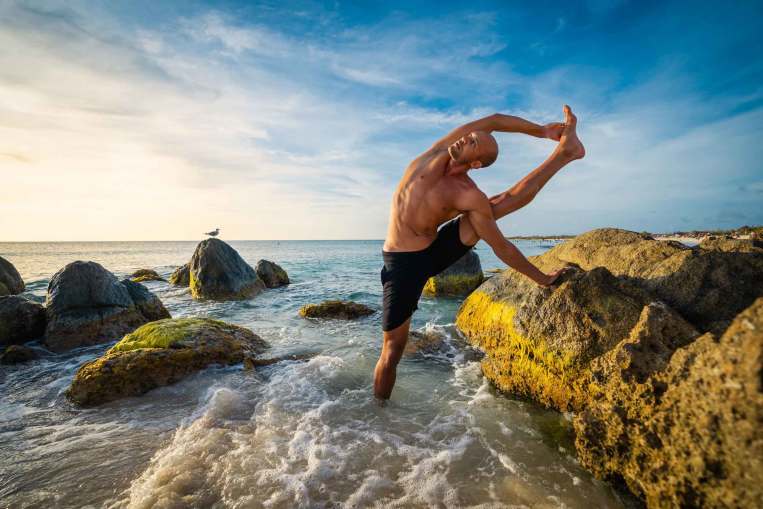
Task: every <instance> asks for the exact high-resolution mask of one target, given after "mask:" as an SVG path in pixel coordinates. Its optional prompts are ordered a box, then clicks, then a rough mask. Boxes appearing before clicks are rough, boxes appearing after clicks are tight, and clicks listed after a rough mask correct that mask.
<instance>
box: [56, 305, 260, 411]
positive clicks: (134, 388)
mask: <svg viewBox="0 0 763 509" xmlns="http://www.w3.org/2000/svg"><path fill="white" fill-rule="evenodd" d="M266 348H267V343H266V342H265V341H264V340H263V339H261V338H260V337H259V336H257V335H256V334H254V333H253V332H252V331H250V330H249V329H245V328H243V327H238V326H236V325H231V324H227V323H224V322H220V321H217V320H211V319H207V318H178V319H166V320H159V321H156V322H151V323H149V324H146V325H144V326H142V327H140V328H139V329H137V330H136V331H135V332H133V333H132V334H128V335H127V336H125V337H124V338H123V339H122V340H121V341H119V342H118V343H117V344H116V345H114V346H113V347H112V348H111V349H110V350H108V351H107V352H106V353H105V354H104V355H103V356H102V357H100V358H98V359H96V360H94V361H91V362H88V363H85V364H83V365H82V366H81V367H80V368H79V370H78V371H77V374H76V375H75V377H74V380H73V381H72V384H71V386H70V387H69V389H68V391H67V396H68V397H69V398H70V399H71V400H72V401H73V402H75V403H77V404H79V405H82V406H93V405H100V404H102V403H106V402H108V401H113V400H116V399H119V398H124V397H128V396H139V395H141V394H144V393H146V392H148V391H150V390H152V389H154V388H156V387H160V386H164V385H169V384H172V383H175V382H178V381H179V380H181V379H183V378H184V377H186V376H188V375H190V374H191V373H194V372H196V371H199V370H201V369H204V368H205V367H207V366H210V365H212V364H223V365H229V364H237V363H240V362H242V361H243V360H244V359H245V358H248V357H255V356H257V355H258V354H260V353H261V352H263V351H264V350H265V349H266Z"/></svg>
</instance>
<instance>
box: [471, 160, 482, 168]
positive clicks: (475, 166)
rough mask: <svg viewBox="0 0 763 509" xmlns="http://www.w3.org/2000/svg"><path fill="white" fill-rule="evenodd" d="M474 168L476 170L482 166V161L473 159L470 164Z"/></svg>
mask: <svg viewBox="0 0 763 509" xmlns="http://www.w3.org/2000/svg"><path fill="white" fill-rule="evenodd" d="M469 166H471V168H472V169H473V170H476V169H477V168H482V161H472V163H471V164H470V165H469Z"/></svg>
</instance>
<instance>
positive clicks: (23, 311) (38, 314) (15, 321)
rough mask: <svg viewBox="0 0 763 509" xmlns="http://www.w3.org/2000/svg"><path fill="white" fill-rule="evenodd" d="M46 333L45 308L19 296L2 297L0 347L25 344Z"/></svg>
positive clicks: (0, 305)
mask: <svg viewBox="0 0 763 509" xmlns="http://www.w3.org/2000/svg"><path fill="white" fill-rule="evenodd" d="M44 333H45V308H44V307H42V306H41V305H40V304H38V303H37V302H33V301H31V300H28V299H25V298H23V297H19V296H18V295H8V296H6V297H0V347H2V346H4V345H10V344H20V343H24V342H26V341H29V340H31V339H35V338H39V337H41V336H42V335H43V334H44Z"/></svg>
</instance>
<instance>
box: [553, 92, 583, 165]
mask: <svg viewBox="0 0 763 509" xmlns="http://www.w3.org/2000/svg"><path fill="white" fill-rule="evenodd" d="M564 124H565V127H564V131H563V132H562V137H561V139H560V140H559V149H560V150H561V151H562V154H564V156H565V157H568V158H569V159H570V160H575V159H582V158H583V157H585V147H584V146H583V144H582V143H581V142H580V139H579V138H578V133H577V124H578V118H577V117H576V116H575V115H574V114H573V113H572V110H571V109H570V107H569V106H567V105H566V104H565V105H564Z"/></svg>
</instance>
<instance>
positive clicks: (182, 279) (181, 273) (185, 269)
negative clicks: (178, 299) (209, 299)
mask: <svg viewBox="0 0 763 509" xmlns="http://www.w3.org/2000/svg"><path fill="white" fill-rule="evenodd" d="M170 284H171V285H175V286H188V285H189V284H191V265H190V264H189V263H186V264H185V265H182V266H180V267H178V268H177V269H175V270H174V271H173V272H172V274H171V275H170Z"/></svg>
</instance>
